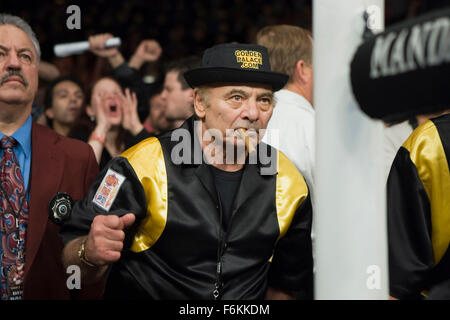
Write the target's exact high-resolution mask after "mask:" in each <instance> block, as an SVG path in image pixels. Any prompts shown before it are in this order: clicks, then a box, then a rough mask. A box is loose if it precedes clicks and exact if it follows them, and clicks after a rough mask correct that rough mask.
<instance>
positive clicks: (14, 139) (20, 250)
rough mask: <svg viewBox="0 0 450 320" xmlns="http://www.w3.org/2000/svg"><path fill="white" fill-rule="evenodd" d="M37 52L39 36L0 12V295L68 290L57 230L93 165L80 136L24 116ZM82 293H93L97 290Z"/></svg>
mask: <svg viewBox="0 0 450 320" xmlns="http://www.w3.org/2000/svg"><path fill="white" fill-rule="evenodd" d="M39 60H40V48H39V43H38V41H37V39H36V37H35V35H34V33H33V31H32V29H31V28H30V26H29V25H28V24H27V23H26V22H25V21H23V20H22V19H20V18H19V17H16V16H12V15H7V14H0V158H1V160H0V161H1V162H0V163H1V170H0V178H1V183H0V186H1V187H0V189H1V190H0V191H1V192H0V222H1V223H0V236H1V239H2V241H1V255H0V261H1V264H0V267H1V274H0V278H1V282H0V285H1V299H2V300H13V299H14V300H20V299H68V298H70V297H71V295H74V294H72V293H73V292H71V291H70V290H69V289H68V287H67V284H66V278H67V276H68V275H67V274H66V270H65V269H64V268H63V265H62V263H61V253H62V249H63V244H62V241H61V239H60V236H59V234H58V233H59V229H60V224H61V223H63V222H64V220H65V219H66V218H68V214H67V213H70V207H71V205H72V203H71V201H75V200H78V199H81V198H82V197H83V196H85V193H86V191H87V190H88V187H89V185H90V184H91V182H92V180H93V178H94V177H95V176H96V174H97V172H98V167H97V163H96V161H95V156H94V154H93V152H92V149H91V148H90V147H89V146H88V145H87V144H85V143H82V142H79V141H75V140H72V139H69V138H65V137H62V136H60V135H57V134H56V133H54V132H53V131H52V130H50V129H48V128H45V127H43V126H40V125H38V124H35V123H32V121H31V115H30V114H31V108H32V102H33V99H34V96H35V94H36V91H37V88H38V66H39ZM60 192H61V193H60ZM62 192H64V193H65V194H63V193H62ZM52 200H53V201H52ZM49 213H50V214H49ZM81 289H82V292H83V289H86V288H81ZM88 291H89V290H88ZM77 293H79V292H77ZM86 294H87V295H86V296H85V297H87V296H89V294H93V295H91V296H90V297H95V295H96V294H97V291H90V292H87V293H86Z"/></svg>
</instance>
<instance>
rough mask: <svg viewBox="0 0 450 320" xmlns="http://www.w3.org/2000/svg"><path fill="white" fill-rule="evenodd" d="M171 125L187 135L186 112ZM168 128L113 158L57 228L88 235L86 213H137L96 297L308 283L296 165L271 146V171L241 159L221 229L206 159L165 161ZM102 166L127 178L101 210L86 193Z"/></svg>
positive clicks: (306, 234) (306, 203)
mask: <svg viewBox="0 0 450 320" xmlns="http://www.w3.org/2000/svg"><path fill="white" fill-rule="evenodd" d="M180 129H185V130H187V131H189V132H190V134H191V135H192V136H195V135H194V134H193V119H192V118H191V119H189V120H187V121H186V122H185V123H184V124H183V126H182V127H181V128H180ZM177 130H179V129H176V130H175V131H173V132H169V133H167V134H165V135H163V136H161V137H159V138H155V137H152V138H149V139H147V140H144V141H143V142H141V143H139V144H138V145H136V146H134V147H132V148H130V149H128V150H127V151H125V152H124V153H123V154H122V155H121V156H120V157H118V158H115V159H113V160H112V161H111V162H110V163H109V164H108V166H107V167H106V168H105V169H104V170H103V172H102V173H100V175H99V177H98V178H97V179H96V182H95V183H94V185H93V186H92V188H91V190H90V193H89V196H88V198H86V199H85V200H83V201H80V202H78V203H77V204H76V205H75V207H74V210H73V212H72V216H71V219H70V221H68V222H67V223H66V224H65V225H64V227H63V229H62V232H61V234H62V236H63V239H64V241H65V242H66V243H67V242H68V241H70V240H72V239H74V238H75V237H78V236H81V235H85V234H87V233H88V232H89V228H90V224H91V222H92V220H93V218H94V217H95V215H98V214H115V215H119V216H122V215H124V214H126V213H128V212H133V213H135V214H136V218H137V219H136V222H135V224H134V227H133V228H132V229H131V230H128V231H127V237H126V241H125V246H126V248H127V249H126V250H124V251H123V253H122V256H121V259H120V260H119V261H118V262H116V263H115V264H113V265H112V267H111V268H110V271H109V273H108V276H107V285H106V291H105V297H106V298H115V299H117V298H119V299H122V298H123V299H133V298H138V299H142V298H150V299H261V298H264V295H265V292H266V289H267V286H268V285H270V286H272V287H275V288H279V289H283V290H288V291H300V292H302V291H305V292H306V291H307V290H310V289H311V287H312V274H313V273H312V265H313V263H312V249H311V234H310V233H311V222H312V211H311V203H310V200H309V196H308V188H307V185H306V183H305V181H304V179H303V177H302V175H301V174H300V173H299V172H298V170H297V169H296V168H295V166H294V165H293V164H292V163H291V162H290V161H289V160H288V159H287V157H286V156H284V155H283V154H282V153H281V152H278V151H276V150H275V149H273V148H271V147H269V150H271V152H274V153H275V154H276V157H273V158H274V159H275V161H276V165H275V166H274V168H275V170H274V172H272V173H271V174H266V175H262V174H261V169H262V164H261V163H260V162H259V161H258V163H256V164H246V165H245V167H244V172H243V175H242V179H241V184H240V187H239V190H238V192H237V194H236V200H235V204H234V211H233V215H232V218H231V222H230V225H229V227H228V229H227V230H226V231H225V230H224V228H223V227H222V223H221V215H222V213H221V206H220V202H219V200H218V195H217V192H216V188H215V183H214V178H213V176H212V173H211V171H210V169H209V168H208V165H207V164H205V163H201V164H194V162H191V163H185V162H186V161H185V162H183V163H180V164H174V162H173V161H172V160H171V159H172V158H171V155H172V152H173V151H174V150H175V148H176V144H177V142H174V141H172V140H171V136H172V134H173V133H174V132H176V131H177ZM195 143H196V141H195V139H194V140H192V151H194V149H195V148H194V144H195ZM197 143H198V142H197ZM200 152H201V149H200ZM109 169H112V170H114V171H115V172H117V173H119V174H120V175H122V176H124V177H125V178H126V179H125V181H124V182H123V183H122V185H121V187H120V189H119V191H118V194H117V197H116V198H115V201H114V202H113V204H112V206H111V207H110V209H109V211H108V212H107V211H105V210H103V209H102V208H100V207H99V206H97V205H96V204H94V203H93V198H94V196H95V194H96V192H97V189H98V188H99V185H101V183H102V180H103V177H104V176H105V174H106V173H107V171H108V170H109Z"/></svg>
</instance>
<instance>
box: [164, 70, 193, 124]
mask: <svg viewBox="0 0 450 320" xmlns="http://www.w3.org/2000/svg"><path fill="white" fill-rule="evenodd" d="M178 74H179V72H178V71H169V72H168V73H167V74H166V77H165V80H164V89H163V91H162V93H161V97H162V99H163V100H164V102H165V103H166V117H167V119H168V120H171V121H176V120H186V119H188V118H189V117H190V116H191V115H192V114H193V108H192V104H193V90H192V89H191V88H187V89H185V90H183V88H182V85H181V83H180V82H179V81H178Z"/></svg>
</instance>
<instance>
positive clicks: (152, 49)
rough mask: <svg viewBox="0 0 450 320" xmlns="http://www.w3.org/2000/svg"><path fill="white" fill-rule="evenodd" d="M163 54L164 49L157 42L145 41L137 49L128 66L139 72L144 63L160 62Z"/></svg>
mask: <svg viewBox="0 0 450 320" xmlns="http://www.w3.org/2000/svg"><path fill="white" fill-rule="evenodd" d="M161 53H162V49H161V46H160V45H159V43H158V42H157V41H155V40H143V41H142V42H141V43H140V44H139V46H138V47H137V49H136V51H135V52H134V54H133V56H132V57H131V59H130V61H129V63H128V65H129V66H130V67H132V68H135V69H137V70H139V69H140V68H141V67H142V65H143V64H144V63H146V62H154V61H156V60H158V59H159V57H160V56H161Z"/></svg>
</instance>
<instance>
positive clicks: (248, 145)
mask: <svg viewBox="0 0 450 320" xmlns="http://www.w3.org/2000/svg"><path fill="white" fill-rule="evenodd" d="M246 131H247V130H246V129H244V128H239V129H238V130H237V132H238V133H239V135H240V136H241V138H242V140H244V143H245V147H246V148H247V150H248V153H252V152H253V151H255V150H256V148H255V146H254V144H253V142H252V141H251V140H250V137H249V136H248V135H247V132H246Z"/></svg>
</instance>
